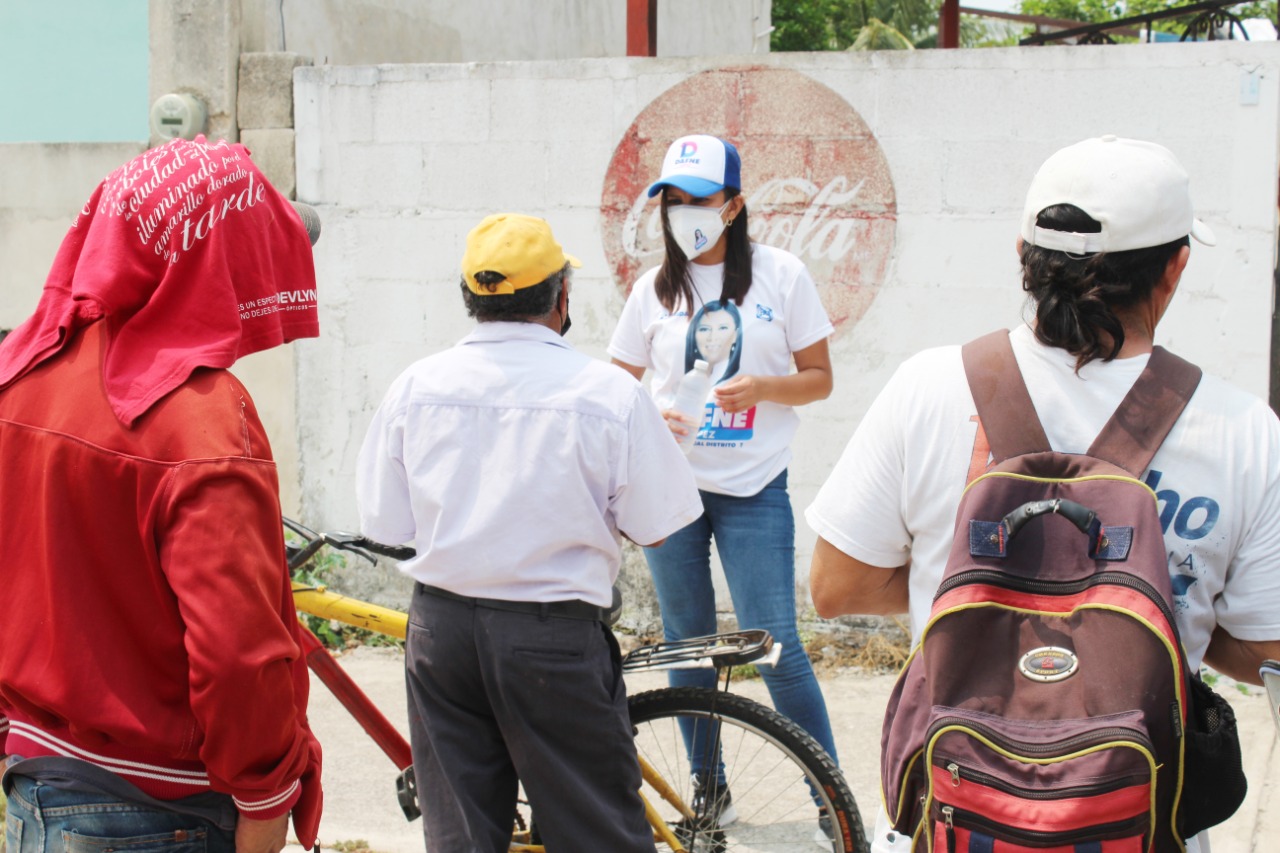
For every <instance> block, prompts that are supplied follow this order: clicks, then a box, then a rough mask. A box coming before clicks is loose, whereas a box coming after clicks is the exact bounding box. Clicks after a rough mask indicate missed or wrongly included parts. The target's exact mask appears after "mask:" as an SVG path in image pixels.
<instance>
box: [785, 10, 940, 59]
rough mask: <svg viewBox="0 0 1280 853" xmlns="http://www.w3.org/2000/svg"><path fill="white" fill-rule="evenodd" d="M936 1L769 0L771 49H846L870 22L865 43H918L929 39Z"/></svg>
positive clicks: (931, 34) (936, 12)
mask: <svg viewBox="0 0 1280 853" xmlns="http://www.w3.org/2000/svg"><path fill="white" fill-rule="evenodd" d="M939 5H940V0H773V26H774V31H773V36H772V38H771V39H770V48H771V49H772V50H775V51H787V50H848V49H850V48H851V47H853V46H854V44H855V42H857V41H858V36H859V35H860V34H861V33H862V31H863V29H864V28H865V27H868V26H871V22H872V21H875V22H876V23H875V25H874V26H872V30H873V33H872V35H870V36H868V38H867V39H866V40H864V41H871V40H875V41H880V42H883V43H884V45H885V46H889V45H890V44H893V45H902V44H907V45H912V46H921V45H922V43H923V42H927V41H929V40H930V39H931V38H933V37H934V34H935V31H936V29H937V25H938V7H939ZM888 30H894V31H896V33H897V35H898V36H900V38H894V37H893V36H891V35H889V33H888ZM858 49H874V48H858Z"/></svg>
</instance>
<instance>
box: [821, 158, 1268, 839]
mask: <svg viewBox="0 0 1280 853" xmlns="http://www.w3.org/2000/svg"><path fill="white" fill-rule="evenodd" d="M1189 238H1195V239H1196V240H1197V241H1198V242H1200V243H1203V244H1205V245H1210V246H1211V245H1213V243H1214V238H1213V234H1212V232H1211V231H1210V230H1209V229H1208V227H1206V226H1205V225H1204V223H1202V222H1200V221H1199V220H1198V219H1196V217H1195V214H1194V212H1193V209H1192V205H1191V195H1190V191H1189V182H1188V177H1187V173H1186V171H1185V170H1184V169H1183V168H1182V166H1181V165H1180V164H1179V163H1178V161H1177V159H1175V157H1174V156H1173V154H1172V153H1170V152H1169V151H1168V149H1166V148H1164V147H1162V146H1160V145H1156V144H1154V143H1151V142H1143V141H1139V140H1133V139H1119V138H1116V137H1111V136H1108V137H1102V138H1100V139H1089V140H1086V141H1084V142H1080V143H1077V144H1075V145H1072V146H1069V147H1067V148H1064V149H1062V150H1061V151H1058V152H1057V153H1056V154H1054V155H1053V156H1052V157H1050V158H1049V159H1048V160H1047V161H1046V162H1045V163H1044V165H1043V166H1041V168H1040V170H1039V172H1037V174H1036V176H1035V178H1034V179H1033V180H1032V183H1031V188H1030V190H1029V192H1028V194H1027V202H1026V208H1025V212H1024V214H1023V219H1022V228H1021V236H1020V237H1019V239H1018V254H1019V256H1020V258H1021V261H1022V286H1023V289H1024V290H1025V291H1026V292H1027V294H1028V295H1029V297H1030V302H1031V304H1032V305H1033V306H1034V310H1035V317H1034V319H1033V320H1032V321H1030V322H1029V323H1027V324H1026V325H1023V326H1019V327H1018V328H1015V329H1014V330H1013V331H1012V332H1011V333H1010V339H1011V341H1012V344H1013V349H1014V353H1015V356H1016V358H1017V362H1018V367H1019V369H1020V370H1021V372H1022V375H1023V378H1024V379H1025V380H1026V385H1027V388H1028V390H1029V391H1030V393H1031V399H1032V402H1033V404H1034V406H1035V409H1036V412H1037V414H1038V415H1039V418H1040V422H1041V423H1042V424H1043V426H1044V429H1045V431H1046V433H1047V436H1048V439H1049V443H1050V445H1051V446H1052V448H1053V449H1054V450H1056V451H1060V452H1067V453H1082V452H1084V451H1085V450H1086V449H1087V448H1088V447H1089V445H1090V443H1091V442H1092V440H1093V438H1094V437H1095V436H1096V435H1097V433H1098V431H1099V430H1100V429H1101V427H1102V425H1103V424H1104V423H1105V422H1106V421H1107V419H1108V418H1109V417H1110V416H1111V414H1112V412H1113V411H1115V409H1116V407H1117V406H1118V405H1119V403H1120V401H1121V399H1122V398H1123V397H1124V396H1125V394H1126V393H1127V392H1128V391H1129V388H1130V387H1131V386H1132V385H1133V383H1134V382H1135V381H1136V380H1137V378H1138V376H1139V374H1140V373H1141V372H1142V371H1143V368H1144V367H1146V364H1147V361H1148V358H1149V355H1150V353H1151V350H1152V346H1153V340H1154V337H1155V331H1156V327H1157V325H1158V324H1159V322H1160V320H1161V318H1162V317H1163V316H1164V314H1165V311H1166V310H1167V309H1168V308H1169V305H1170V302H1171V300H1172V299H1173V297H1174V293H1175V291H1176V290H1177V287H1178V282H1179V279H1180V278H1181V277H1182V272H1183V269H1184V268H1185V267H1186V265H1187V260H1188V258H1189V256H1190V251H1191V249H1190V240H1189ZM987 465H988V449H987V445H986V438H985V435H984V433H983V431H982V427H981V424H980V423H979V422H978V421H977V417H976V408H975V406H974V402H973V398H972V395H971V394H970V391H969V384H968V382H966V380H965V373H964V368H963V366H962V364H961V356H960V347H959V346H948V347H939V348H936V349H930V350H926V351H924V352H922V353H920V354H918V355H916V356H914V357H912V358H910V359H908V360H907V361H906V362H904V363H903V364H902V366H901V367H899V369H898V371H897V372H896V373H895V374H894V376H893V378H892V379H890V381H889V384H888V385H887V386H886V387H885V389H884V390H883V391H882V392H881V393H880V395H879V397H878V398H877V399H876V401H875V402H874V403H873V404H872V406H871V408H870V410H869V411H868V412H867V415H866V417H865V418H863V420H862V422H861V423H860V424H859V425H858V429H857V431H856V432H855V433H854V436H853V438H852V440H851V441H850V442H849V445H848V447H847V448H846V449H845V452H844V455H843V456H842V457H841V459H840V461H839V463H838V464H837V465H836V467H835V468H834V469H833V470H832V472H831V475H830V477H829V478H828V480H827V482H826V483H825V484H824V485H823V487H822V489H821V491H820V492H819V493H818V496H817V498H816V499H815V500H814V502H813V504H812V505H811V506H810V507H809V508H808V511H807V513H806V518H807V519H808V521H809V524H810V526H811V527H812V528H813V529H814V530H815V531H816V532H817V533H818V536H819V537H820V538H819V540H818V544H817V546H816V548H815V551H814V555H813V565H812V570H811V575H810V577H811V585H812V590H813V597H814V603H815V605H816V606H817V608H818V612H819V613H820V614H821V615H823V616H827V617H831V616H835V615H837V614H842V613H868V614H893V613H902V612H908V611H909V612H910V614H911V627H912V634H913V637H916V638H918V636H919V634H920V630H921V628H922V627H923V625H924V623H925V621H926V619H927V618H928V614H929V607H930V603H931V601H932V599H933V595H934V592H935V591H936V590H937V588H938V584H939V579H940V578H941V576H942V571H943V567H944V565H945V564H946V561H947V556H948V551H949V549H950V547H951V542H952V535H953V528H954V524H955V513H956V508H957V505H958V504H959V502H960V497H961V494H962V492H963V491H964V489H965V486H966V484H967V483H968V482H969V481H971V480H972V479H974V478H975V477H977V476H978V475H980V474H982V473H983V471H984V470H985V469H986V467H987ZM1144 477H1145V482H1146V484H1147V485H1148V486H1150V487H1151V489H1152V490H1153V491H1154V492H1155V494H1156V497H1157V499H1158V500H1159V501H1160V510H1161V518H1162V521H1163V523H1164V528H1165V536H1164V538H1165V545H1166V547H1167V549H1168V553H1169V564H1168V565H1169V573H1170V575H1171V579H1172V582H1173V584H1172V586H1173V591H1174V594H1175V610H1176V618H1177V624H1178V629H1179V631H1180V633H1181V636H1182V641H1183V644H1184V645H1185V647H1186V650H1187V656H1188V659H1189V662H1190V664H1191V668H1192V670H1193V671H1195V670H1197V669H1198V668H1199V666H1200V664H1201V662H1202V661H1203V662H1204V663H1207V664H1209V665H1211V666H1212V667H1214V668H1215V669H1217V670H1218V671H1219V672H1222V673H1225V674H1227V675H1230V676H1231V677H1233V678H1236V679H1238V680H1240V681H1247V682H1251V683H1255V684H1256V683H1260V679H1259V676H1258V667H1259V665H1260V664H1261V662H1262V661H1263V660H1265V659H1266V658H1267V657H1276V656H1278V655H1280V571H1277V570H1276V566H1277V562H1278V561H1280V422H1278V421H1277V419H1276V416H1275V414H1273V413H1272V411H1271V409H1270V408H1268V406H1267V405H1266V403H1264V402H1263V401H1262V400H1259V399H1257V398H1255V397H1253V396H1251V395H1249V394H1247V393H1245V392H1244V391H1241V390H1239V389H1236V388H1234V387H1232V386H1230V385H1228V384H1227V383H1225V382H1223V381H1222V380H1220V379H1217V378H1215V377H1212V376H1209V375H1207V374H1206V375H1205V376H1204V377H1203V379H1202V380H1201V382H1200V384H1199V387H1198V388H1197V390H1196V391H1195V394H1194V395H1193V396H1192V398H1191V400H1190V403H1189V404H1188V406H1187V408H1186V409H1185V411H1184V412H1183V413H1182V416H1181V417H1180V418H1179V419H1178V421H1177V423H1176V424H1175V425H1174V427H1173V430H1172V431H1171V432H1170V433H1169V436H1168V438H1167V439H1166V440H1165V441H1164V443H1163V444H1162V445H1161V447H1160V450H1159V452H1158V453H1157V454H1156V456H1155V458H1154V460H1153V461H1152V463H1151V465H1150V467H1149V468H1148V470H1147V471H1146V472H1144ZM1194 842H1195V839H1193V840H1192V843H1191V844H1189V845H1188V850H1190V851H1193V852H1194V851H1195V850H1197V849H1198V848H1197V846H1196V845H1195V843H1194ZM872 849H873V850H879V851H886V850H897V849H910V839H908V838H901V837H894V836H893V835H892V833H891V832H889V830H888V818H887V817H886V816H885V815H884V814H883V812H882V813H881V816H880V821H879V823H878V825H877V831H876V834H875V837H874V839H873V846H872Z"/></svg>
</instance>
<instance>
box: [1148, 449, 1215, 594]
mask: <svg viewBox="0 0 1280 853" xmlns="http://www.w3.org/2000/svg"><path fill="white" fill-rule="evenodd" d="M1163 476H1164V472H1162V471H1157V470H1156V469H1154V468H1152V469H1151V470H1150V471H1148V472H1147V479H1146V481H1145V482H1146V484H1147V486H1148V487H1149V488H1150V489H1151V490H1152V491H1154V492H1156V501H1157V506H1158V507H1159V509H1160V530H1161V531H1162V532H1163V533H1165V534H1166V535H1167V534H1168V533H1169V530H1170V528H1172V529H1173V534H1174V535H1175V536H1177V537H1178V538H1179V539H1185V540H1187V541H1188V542H1194V541H1196V540H1198V539H1203V538H1204V537H1206V536H1208V535H1209V532H1210V531H1211V530H1213V528H1214V527H1215V526H1216V525H1217V523H1218V516H1219V514H1220V512H1221V507H1220V506H1219V504H1218V502H1217V501H1216V500H1214V499H1213V498H1208V497H1203V496H1197V497H1191V498H1187V499H1186V500H1183V499H1182V495H1180V494H1179V493H1178V492H1177V491H1175V490H1173V489H1161V490H1160V491H1156V487H1157V486H1159V485H1160V479H1161V478H1162V477H1163ZM1169 556H1170V558H1171V559H1170V562H1173V559H1172V558H1173V557H1174V554H1172V553H1171V554H1170V555H1169ZM1174 568H1179V569H1180V568H1187V569H1190V570H1191V571H1192V572H1194V571H1195V561H1194V559H1193V558H1192V555H1191V554H1189V553H1188V554H1187V556H1186V559H1184V560H1182V562H1180V563H1178V564H1177V565H1176V566H1175V567H1174ZM1169 578H1170V580H1171V581H1172V583H1173V595H1174V598H1177V599H1185V598H1186V595H1187V592H1188V591H1189V590H1190V589H1191V587H1193V586H1195V584H1196V581H1197V580H1199V578H1197V577H1196V576H1195V575H1194V574H1183V573H1181V572H1176V573H1175V572H1170V575H1169ZM1177 606H1178V609H1179V610H1180V611H1181V610H1183V609H1185V607H1186V603H1185V601H1180V602H1177Z"/></svg>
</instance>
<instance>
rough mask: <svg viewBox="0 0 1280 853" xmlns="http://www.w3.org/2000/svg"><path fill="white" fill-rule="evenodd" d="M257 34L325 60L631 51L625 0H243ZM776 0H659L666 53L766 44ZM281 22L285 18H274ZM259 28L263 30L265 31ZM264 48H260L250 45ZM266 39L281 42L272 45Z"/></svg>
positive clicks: (762, 48) (711, 52) (749, 49)
mask: <svg viewBox="0 0 1280 853" xmlns="http://www.w3.org/2000/svg"><path fill="white" fill-rule="evenodd" d="M241 2H242V3H243V4H244V5H245V7H246V16H252V17H254V18H255V24H254V29H255V31H254V37H255V38H256V39H260V40H261V42H263V43H266V44H271V41H272V39H273V38H274V37H275V36H276V34H277V32H278V33H279V38H280V41H279V44H281V45H282V46H285V45H287V49H289V50H296V51H298V52H300V53H305V54H307V55H308V56H312V57H314V58H315V60H316V62H317V63H319V64H322V65H323V64H330V65H358V64H371V63H380V62H396V63H404V62H477V61H498V60H515V61H525V60H543V59H574V58H578V57H609V56H625V55H626V53H627V4H626V3H625V2H622V0H617V2H615V0H608V2H601V0H537V2H536V3H513V2H511V0H468V2H465V3H460V2H448V0H430V2H424V0H283V2H282V3H281V4H280V5H279V6H278V7H277V4H276V2H274V0H273V2H271V3H269V4H265V5H266V7H265V8H264V4H263V0H241ZM771 10H772V0H683V2H680V3H671V2H660V3H659V4H658V20H657V30H658V45H657V47H658V55H659V56H695V55H702V56H718V55H722V54H749V53H767V52H768V50H769V34H768V30H769V24H770V20H771ZM277 22H278V23H277ZM259 33H261V34H259ZM253 49H262V48H253ZM266 49H277V48H275V47H268V48H266Z"/></svg>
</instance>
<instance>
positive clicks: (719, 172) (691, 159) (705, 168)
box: [649, 134, 742, 198]
mask: <svg viewBox="0 0 1280 853" xmlns="http://www.w3.org/2000/svg"><path fill="white" fill-rule="evenodd" d="M663 187H679V188H680V189H682V190H684V191H685V192H687V193H688V194H689V195H691V196H694V197H695V198H706V197H707V196H709V195H715V194H716V193H718V192H720V190H722V189H724V188H725V187H733V188H734V189H735V190H740V189H742V159H741V158H740V157H739V156H738V149H737V148H734V147H733V145H732V144H731V143H728V142H725V141H724V140H723V139H717V138H716V137H714V136H705V135H703V134H694V135H692V136H682V137H680V138H679V139H677V140H676V141H675V142H673V143H671V147H670V148H668V149H667V156H666V157H665V158H663V161H662V177H661V178H658V180H656V181H654V182H653V184H652V185H651V186H650V187H649V198H653V197H654V196H655V195H657V194H658V193H659V192H660V191H661V190H662V188H663Z"/></svg>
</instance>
